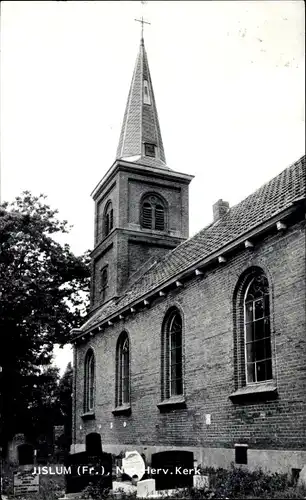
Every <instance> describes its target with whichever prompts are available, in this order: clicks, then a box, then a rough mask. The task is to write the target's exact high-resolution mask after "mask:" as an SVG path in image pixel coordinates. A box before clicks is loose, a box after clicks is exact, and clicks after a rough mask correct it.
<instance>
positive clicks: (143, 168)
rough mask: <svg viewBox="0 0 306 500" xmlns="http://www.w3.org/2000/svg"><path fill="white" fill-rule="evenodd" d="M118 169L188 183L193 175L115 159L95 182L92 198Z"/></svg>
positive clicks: (110, 179) (94, 197) (111, 178)
mask: <svg viewBox="0 0 306 500" xmlns="http://www.w3.org/2000/svg"><path fill="white" fill-rule="evenodd" d="M119 171H125V172H131V173H134V174H135V173H136V174H140V175H141V174H146V175H147V176H150V177H155V178H159V179H162V180H163V181H165V180H167V179H168V180H171V181H176V180H177V181H179V182H183V183H185V184H189V183H190V182H191V181H192V179H193V178H194V175H190V174H184V173H182V172H177V171H175V170H170V169H167V170H166V169H164V168H158V167H150V166H147V165H142V164H140V163H134V162H128V161H125V160H115V162H114V163H113V165H112V166H111V168H110V169H109V170H108V171H107V172H106V174H105V175H104V177H103V178H102V179H101V181H100V182H99V183H98V184H97V186H96V187H95V189H94V190H93V191H92V193H91V196H92V198H93V199H96V198H97V196H98V195H99V193H100V192H101V190H103V189H104V188H105V186H106V185H107V184H108V183H109V182H111V181H112V180H113V178H114V177H115V176H116V175H117V173H118V172H119Z"/></svg>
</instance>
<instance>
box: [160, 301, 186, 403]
mask: <svg viewBox="0 0 306 500" xmlns="http://www.w3.org/2000/svg"><path fill="white" fill-rule="evenodd" d="M183 390H184V388H183V322H182V316H181V314H180V312H179V311H178V310H177V309H176V308H174V309H172V310H171V311H170V312H169V313H168V315H167V316H166V318H165V321H164V325H163V331H162V399H169V398H171V397H172V396H178V395H182V394H183Z"/></svg>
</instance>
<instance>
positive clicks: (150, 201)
mask: <svg viewBox="0 0 306 500" xmlns="http://www.w3.org/2000/svg"><path fill="white" fill-rule="evenodd" d="M140 214H141V221H140V223H141V227H143V228H144V229H157V230H159V231H164V230H165V227H166V222H165V206H164V203H163V201H162V200H161V199H160V198H159V197H158V196H156V195H149V196H146V197H145V198H144V199H143V201H142V204H141V210H140Z"/></svg>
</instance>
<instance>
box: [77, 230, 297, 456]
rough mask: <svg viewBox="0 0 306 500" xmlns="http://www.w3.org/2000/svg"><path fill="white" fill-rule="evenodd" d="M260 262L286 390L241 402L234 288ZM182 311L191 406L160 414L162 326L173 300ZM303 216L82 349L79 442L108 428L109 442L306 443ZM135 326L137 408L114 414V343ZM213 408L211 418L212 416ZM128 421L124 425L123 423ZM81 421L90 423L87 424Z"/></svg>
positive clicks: (279, 445) (105, 432)
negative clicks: (91, 389) (235, 398)
mask: <svg viewBox="0 0 306 500" xmlns="http://www.w3.org/2000/svg"><path fill="white" fill-rule="evenodd" d="M251 266H259V267H260V268H262V269H263V270H264V272H265V273H266V275H267V277H268V280H269V285H270V287H271V295H272V302H271V311H270V312H271V324H272V343H273V344H274V356H275V362H274V371H275V373H274V376H275V378H276V380H277V388H278V397H277V399H275V400H272V399H271V398H270V399H269V398H268V399H267V400H265V401H263V402H261V403H258V402H256V403H253V404H252V403H250V402H249V401H243V402H241V403H233V402H232V401H231V400H230V399H229V396H230V394H231V393H232V392H233V391H234V390H235V380H234V333H233V313H234V300H233V297H234V291H235V287H236V285H237V282H238V280H239V277H240V276H241V274H242V273H243V271H245V270H246V269H247V268H249V267H251ZM173 305H176V306H177V307H178V308H179V309H180V310H181V312H182V316H183V323H184V329H183V337H184V360H185V361H184V367H185V373H184V381H185V382H184V385H185V387H184V389H185V390H184V392H185V398H186V408H185V409H175V410H172V411H169V412H165V413H161V412H160V410H159V408H158V407H157V404H158V403H159V402H160V400H161V327H162V322H163V318H164V315H165V314H166V312H167V310H168V309H169V307H171V306H173ZM305 329H306V318H305V222H301V223H300V224H296V225H295V226H293V227H292V228H290V229H288V230H287V231H286V232H285V233H283V234H280V233H277V234H276V235H273V236H270V237H267V238H266V239H265V240H264V241H262V242H261V243H258V244H257V245H256V246H255V248H254V249H253V250H251V251H250V250H244V251H241V252H239V253H238V254H236V255H234V256H233V257H231V258H229V260H228V261H227V263H226V264H224V265H219V266H218V267H217V266H216V267H215V268H214V269H212V270H211V271H208V272H207V274H206V275H205V276H204V277H203V278H201V277H198V278H196V277H194V278H193V279H192V280H191V281H189V282H188V283H187V284H186V286H185V287H184V288H183V289H177V290H174V291H172V292H170V293H169V294H168V295H167V296H166V297H164V298H160V299H158V300H156V301H155V302H154V304H152V305H151V307H150V308H149V309H147V310H143V311H142V312H138V313H137V314H135V315H130V316H129V317H128V318H127V319H126V320H122V321H120V322H119V323H115V325H114V326H113V327H109V328H107V329H106V330H105V332H104V333H103V334H98V335H96V336H95V337H94V338H93V339H92V340H91V342H90V343H87V344H85V345H81V346H80V347H78V348H77V360H76V364H77V380H76V398H77V400H76V408H77V412H76V413H77V414H76V428H75V431H76V436H75V438H76V442H77V443H84V442H85V435H86V434H87V433H89V432H92V431H97V432H100V433H101V436H102V443H104V444H113V445H116V444H118V445H121V446H122V449H124V445H129V444H131V445H135V446H137V445H146V446H149V445H152V446H174V445H175V446H181V447H184V446H189V447H190V446H201V447H214V448H218V447H224V448H233V447H234V445H235V443H247V444H248V445H249V447H250V448H256V449H274V450H280V449H288V450H290V449H295V450H301V449H303V448H304V449H305V446H306V422H305V414H306V411H305V410H306V404H305V403H306V394H305V393H306V391H305V387H306V370H305V359H306V356H305V354H306V353H305ZM123 330H125V331H127V332H128V335H129V338H130V349H131V354H130V356H131V359H130V363H131V368H130V370H131V409H132V411H131V415H130V416H126V415H122V416H119V415H113V413H112V410H113V409H114V406H115V350H116V343H117V339H118V336H119V334H120V333H121V332H122V331H123ZM89 346H92V348H93V349H94V352H95V356H96V408H95V419H93V420H88V421H84V420H83V419H82V418H81V415H82V412H83V376H84V372H83V366H84V357H85V353H86V351H87V349H88V348H89ZM206 414H209V415H211V424H210V425H206V423H205V415H206ZM123 422H126V426H125V427H124V426H123ZM80 426H81V427H82V429H81V430H80Z"/></svg>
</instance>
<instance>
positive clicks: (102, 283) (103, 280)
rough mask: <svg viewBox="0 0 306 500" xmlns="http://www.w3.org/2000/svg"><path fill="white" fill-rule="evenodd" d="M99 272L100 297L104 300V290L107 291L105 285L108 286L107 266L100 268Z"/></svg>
mask: <svg viewBox="0 0 306 500" xmlns="http://www.w3.org/2000/svg"><path fill="white" fill-rule="evenodd" d="M100 273H101V274H100V278H101V281H100V292H101V298H102V300H103V301H104V300H105V298H106V291H107V287H108V266H104V267H103V268H102V269H101V272H100Z"/></svg>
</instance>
